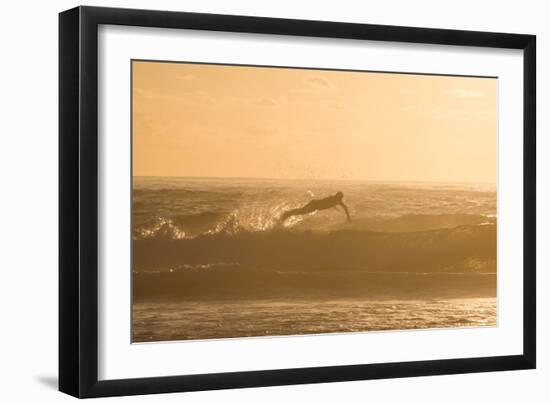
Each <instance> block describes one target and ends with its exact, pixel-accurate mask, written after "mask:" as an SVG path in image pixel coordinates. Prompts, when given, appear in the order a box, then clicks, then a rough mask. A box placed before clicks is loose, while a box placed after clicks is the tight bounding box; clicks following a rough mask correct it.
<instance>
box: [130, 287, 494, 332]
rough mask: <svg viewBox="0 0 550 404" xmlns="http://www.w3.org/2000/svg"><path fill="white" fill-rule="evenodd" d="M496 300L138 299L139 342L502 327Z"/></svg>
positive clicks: (137, 325)
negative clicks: (153, 300)
mask: <svg viewBox="0 0 550 404" xmlns="http://www.w3.org/2000/svg"><path fill="white" fill-rule="evenodd" d="M496 314H497V313H496V299H495V298H474V299H446V300H435V301H418V300H407V301H402V300H401V301H400V300H389V301H361V300H353V301H350V300H343V299H340V300H329V301H316V302H315V301H300V300H293V301H278V300H267V301H266V300H262V301H230V302H227V301H212V302H171V303H166V302H165V303H153V302H151V303H138V304H136V306H135V307H134V318H133V327H134V341H135V342H147V341H170V340H187V339H209V338H228V337H256V336H277V335H300V334H323V333H338V332H357V331H373V330H407V329H421V328H448V327H479V326H494V325H496V317H497V316H496Z"/></svg>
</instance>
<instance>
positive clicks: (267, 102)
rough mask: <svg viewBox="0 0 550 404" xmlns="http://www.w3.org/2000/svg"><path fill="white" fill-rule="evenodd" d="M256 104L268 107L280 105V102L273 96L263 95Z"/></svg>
mask: <svg viewBox="0 0 550 404" xmlns="http://www.w3.org/2000/svg"><path fill="white" fill-rule="evenodd" d="M256 105H258V106H260V107H266V108H270V107H277V106H279V104H278V103H277V101H275V100H274V99H273V98H270V97H262V98H260V99H259V100H258V101H257V102H256Z"/></svg>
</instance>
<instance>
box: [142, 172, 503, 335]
mask: <svg viewBox="0 0 550 404" xmlns="http://www.w3.org/2000/svg"><path fill="white" fill-rule="evenodd" d="M338 191H340V192H342V193H343V194H344V198H343V201H344V203H345V204H346V206H347V207H348V209H349V213H350V216H351V219H352V221H351V222H349V223H348V221H347V220H346V215H345V212H344V211H343V209H342V208H341V207H338V208H330V209H327V210H321V211H315V212H311V213H308V214H305V215H302V216H300V215H298V216H292V217H290V218H289V219H287V220H286V221H284V222H281V220H280V217H281V215H282V214H283V213H284V212H286V211H288V210H291V209H296V208H299V207H301V206H304V205H306V204H307V203H308V202H309V201H311V200H313V199H320V198H325V197H327V196H330V195H334V194H335V193H336V192H338ZM132 227H133V229H132V232H133V257H132V258H133V273H132V275H133V276H132V282H133V304H132V341H133V342H145V341H170V340H187V339H209V338H235V337H254V336H277V335H299V334H317V333H332V332H366V331H372V330H405V329H419V328H446V327H472V326H476V327H477V326H494V325H496V321H497V302H496V284H497V269H496V189H495V187H494V185H484V184H442V183H378V182H367V181H330V180H323V181H311V180H274V179H239V178H231V179H227V178H173V177H163V178H160V177H134V179H133V225H132Z"/></svg>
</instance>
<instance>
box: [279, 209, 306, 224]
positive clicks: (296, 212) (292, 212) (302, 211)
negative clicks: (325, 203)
mask: <svg viewBox="0 0 550 404" xmlns="http://www.w3.org/2000/svg"><path fill="white" fill-rule="evenodd" d="M309 212H310V210H309V209H308V205H306V206H303V207H301V208H297V209H291V210H287V211H286V212H284V213H283V214H282V215H281V221H283V222H284V221H285V220H286V219H288V218H289V217H291V216H297V215H304V214H306V213H309Z"/></svg>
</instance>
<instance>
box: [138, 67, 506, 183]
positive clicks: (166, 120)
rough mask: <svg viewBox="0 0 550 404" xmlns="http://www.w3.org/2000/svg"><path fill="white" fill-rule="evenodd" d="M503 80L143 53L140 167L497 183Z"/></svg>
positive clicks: (214, 173) (141, 172) (143, 171)
mask: <svg viewBox="0 0 550 404" xmlns="http://www.w3.org/2000/svg"><path fill="white" fill-rule="evenodd" d="M497 86H498V81H497V79H495V78H472V77H450V76H431V75H413V74H391V73H374V72H348V71H327V70H315V69H288V68H271V67H245V66H227V65H204V64H189V63H162V62H149V61H133V62H132V142H133V175H134V176H176V177H254V178H281V179H294V178H295V179H315V180H323V179H342V180H371V181H422V182H424V181H426V182H432V181H435V182H474V183H493V184H494V183H496V175H497Z"/></svg>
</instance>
